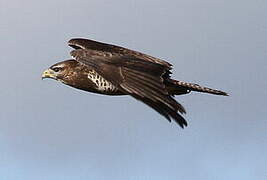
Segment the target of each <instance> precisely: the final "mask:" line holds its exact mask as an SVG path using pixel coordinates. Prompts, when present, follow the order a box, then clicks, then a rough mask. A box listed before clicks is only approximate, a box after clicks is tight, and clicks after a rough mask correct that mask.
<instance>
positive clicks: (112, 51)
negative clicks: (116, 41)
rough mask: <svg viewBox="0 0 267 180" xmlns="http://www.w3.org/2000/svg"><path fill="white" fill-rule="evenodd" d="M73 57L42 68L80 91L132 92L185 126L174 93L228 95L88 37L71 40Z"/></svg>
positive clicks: (152, 60)
mask: <svg viewBox="0 0 267 180" xmlns="http://www.w3.org/2000/svg"><path fill="white" fill-rule="evenodd" d="M69 45H70V46H71V47H73V48H74V49H75V50H73V51H72V52H71V56H72V57H73V59H71V60H67V61H63V62H59V63H57V64H55V65H53V66H51V67H50V68H49V69H48V70H46V71H44V73H43V75H42V77H43V78H52V79H56V80H58V81H60V82H63V83H65V84H67V85H69V86H72V87H74V88H78V89H81V90H85V91H89V92H94V93H100V94H106V95H131V96H132V97H134V98H135V99H137V100H140V101H142V102H143V103H145V104H147V105H148V106H150V107H151V108H153V109H154V110H156V111H157V112H158V113H160V114H161V115H163V116H164V117H166V118H167V119H168V120H169V121H171V119H174V120H175V121H176V122H177V123H178V124H179V125H180V126H181V127H184V126H187V122H186V121H185V119H184V118H183V117H182V116H181V115H180V114H179V113H181V114H183V113H185V109H184V107H183V106H182V105H181V104H179V103H178V102H177V101H176V100H175V99H174V98H173V96H174V95H181V94H187V93H189V92H191V91H197V92H204V93H210V94H216V95H224V96H227V93H225V92H223V91H219V90H214V89H211V88H207V87H202V86H200V85H197V84H192V83H187V82H182V81H178V80H173V79H171V78H170V74H171V73H170V70H171V66H172V65H171V64H170V63H168V62H166V61H163V60H161V59H158V58H154V57H152V56H149V55H146V54H143V53H140V52H137V51H133V50H130V49H126V48H123V47H119V46H115V45H110V44H105V43H100V42H96V41H92V40H88V39H72V40H70V41H69Z"/></svg>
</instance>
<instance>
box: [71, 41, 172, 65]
mask: <svg viewBox="0 0 267 180" xmlns="http://www.w3.org/2000/svg"><path fill="white" fill-rule="evenodd" d="M68 45H69V46H71V47H73V48H74V49H91V50H96V51H103V52H110V53H117V54H121V55H131V56H134V57H137V58H142V59H143V60H144V61H150V62H154V63H157V64H161V65H163V66H166V67H170V66H171V64H170V63H168V62H166V61H163V60H161V59H158V58H155V57H152V56H149V55H147V54H143V53H141V52H137V51H133V50H130V49H127V48H124V47H120V46H115V45H112V44H106V43H102V42H97V41H94V40H90V39H82V38H75V39H71V40H69V42H68Z"/></svg>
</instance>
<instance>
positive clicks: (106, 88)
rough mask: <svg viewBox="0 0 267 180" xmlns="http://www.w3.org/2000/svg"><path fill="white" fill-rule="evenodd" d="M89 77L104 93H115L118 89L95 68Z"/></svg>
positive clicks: (89, 73)
mask: <svg viewBox="0 0 267 180" xmlns="http://www.w3.org/2000/svg"><path fill="white" fill-rule="evenodd" d="M87 77H88V79H90V80H91V81H92V82H93V83H94V84H95V86H96V88H97V90H98V91H100V92H102V93H111V94H113V93H115V92H117V91H118V88H116V87H115V86H114V85H113V84H112V83H111V82H109V81H107V80H106V79H104V78H103V77H102V76H100V75H99V74H98V73H97V72H96V71H95V70H90V71H89V72H88V76H87Z"/></svg>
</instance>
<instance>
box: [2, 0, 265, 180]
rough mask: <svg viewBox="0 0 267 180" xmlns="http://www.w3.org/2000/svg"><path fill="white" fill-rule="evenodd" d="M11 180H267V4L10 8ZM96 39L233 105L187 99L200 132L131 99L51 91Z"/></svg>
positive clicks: (66, 2) (5, 153) (16, 0)
mask: <svg viewBox="0 0 267 180" xmlns="http://www.w3.org/2000/svg"><path fill="white" fill-rule="evenodd" d="M0 35H1V38H0V39H1V43H0V52H1V58H0V67H1V76H0V84H1V88H0V92H1V93H0V99H1V101H0V109H1V112H0V177H1V180H17V179H19V180H36V179H38V180H63V179H64V180H85V179H86V180H87V179H94V180H105V179H111V180H113V179H114V180H125V179H129V180H150V179H151V180H152V179H153V180H162V179H166V180H177V179H182V180H193V179H197V180H215V179H216V180H225V179H227V180H237V179H242V180H251V179H255V180H265V179H267V168H266V162H267V118H266V100H267V91H266V89H267V82H266V77H267V61H266V58H267V1H265V0H253V1H252V0H231V1H230V0H225V1H222V0H221V1H218V0H217V1H216V0H201V1H200V0H177V1H176V0H170V1H159V0H145V1H144V0H128V1H125V0H116V1H114V0H113V1H112V0H88V1H85V0H75V1H73V0H46V1H34V0H24V1H21V0H12V1H10V0H0ZM73 37H85V38H91V39H95V40H99V41H104V42H108V43H114V44H117V45H121V46H125V47H128V48H131V49H135V50H138V51H142V52H144V53H147V54H150V55H153V56H156V57H159V58H163V59H165V60H168V61H169V62H170V63H172V64H173V65H174V70H173V77H174V78H177V79H179V80H184V81H189V82H195V83H199V84H202V85H206V86H210V87H213V88H218V89H222V90H225V91H227V92H229V93H230V95H231V96H230V97H219V96H213V95H207V94H199V93H191V94H189V95H185V96H178V97H176V99H177V101H179V102H180V103H182V104H183V105H184V106H185V108H186V109H187V115H185V118H186V119H187V120H188V123H189V126H188V127H187V128H185V129H181V128H179V127H178V126H177V125H176V124H175V123H171V124H170V123H168V121H166V120H165V119H164V118H163V117H162V116H160V115H159V114H157V113H156V112H154V111H153V110H152V109H150V108H148V107H147V106H145V105H143V104H142V103H140V102H138V101H136V100H134V99H133V98H130V97H126V96H125V97H108V96H102V95H96V94H91V93H87V92H82V91H79V90H76V89H73V88H70V87H67V86H65V85H63V84H60V83H58V82H56V81H52V80H46V81H41V73H42V71H43V70H44V69H46V68H47V67H49V66H50V65H52V64H54V63H56V62H58V61H62V60H64V59H68V58H70V56H69V51H70V50H71V48H69V47H67V43H66V42H67V41H68V40H69V39H70V38H73Z"/></svg>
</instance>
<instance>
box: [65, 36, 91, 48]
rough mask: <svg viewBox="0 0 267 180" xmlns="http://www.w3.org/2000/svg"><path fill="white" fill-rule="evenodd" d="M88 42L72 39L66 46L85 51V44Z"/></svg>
mask: <svg viewBox="0 0 267 180" xmlns="http://www.w3.org/2000/svg"><path fill="white" fill-rule="evenodd" d="M87 41H88V39H83V38H73V39H71V40H69V41H68V45H69V46H70V47H73V48H74V49H85V44H86V42H87Z"/></svg>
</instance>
